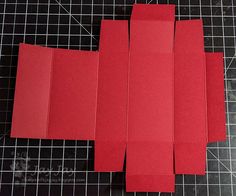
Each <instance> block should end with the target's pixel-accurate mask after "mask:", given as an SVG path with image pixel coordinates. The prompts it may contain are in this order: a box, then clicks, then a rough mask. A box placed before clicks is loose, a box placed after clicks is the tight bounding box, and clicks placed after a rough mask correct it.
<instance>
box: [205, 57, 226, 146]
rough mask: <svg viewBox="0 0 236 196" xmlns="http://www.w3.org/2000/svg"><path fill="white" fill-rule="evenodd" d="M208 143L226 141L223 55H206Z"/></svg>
mask: <svg viewBox="0 0 236 196" xmlns="http://www.w3.org/2000/svg"><path fill="white" fill-rule="evenodd" d="M206 65H207V69H206V70H207V72H206V73H207V74H206V81H207V115H208V142H216V141H223V140H225V139H226V126H225V124H226V119H225V103H224V100H225V97H224V63H223V53H206Z"/></svg>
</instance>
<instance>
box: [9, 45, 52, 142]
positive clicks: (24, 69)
mask: <svg viewBox="0 0 236 196" xmlns="http://www.w3.org/2000/svg"><path fill="white" fill-rule="evenodd" d="M52 61H53V49H51V48H44V47H40V46H33V45H28V44H20V49H19V58H18V67H17V77H16V87H15V97H14V108H13V110H14V112H13V116H12V128H11V137H18V138H46V137H47V132H48V116H49V100H50V84H51V71H52Z"/></svg>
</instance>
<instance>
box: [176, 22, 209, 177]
mask: <svg viewBox="0 0 236 196" xmlns="http://www.w3.org/2000/svg"><path fill="white" fill-rule="evenodd" d="M205 61H206V60H205V53H204V42H203V25H202V21H201V20H186V21H177V22H176V31H175V73H174V74H175V82H174V91H175V99H174V105H175V108H174V113H175V139H174V140H175V141H174V142H175V149H174V150H175V173H176V174H204V173H205V165H206V164H205V162H206V144H207V99H206V62H205Z"/></svg>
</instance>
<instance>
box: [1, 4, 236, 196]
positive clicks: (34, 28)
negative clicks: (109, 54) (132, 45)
mask: <svg viewBox="0 0 236 196" xmlns="http://www.w3.org/2000/svg"><path fill="white" fill-rule="evenodd" d="M135 2H138V3H149V2H150V1H149V0H148V1H133V0H1V1H0V196H2V195H4V196H5V195H17V196H18V195H26V196H28V195H30V196H34V195H37V196H39V195H44V196H45V195H48V196H54V195H56V196H58V195H80V196H83V195H88V196H96V195H101V196H106V195H108V196H123V195H140V196H141V195H149V196H152V195H177V196H192V195H193V196H204V195H213V196H233V195H236V173H235V172H236V59H235V57H236V52H235V51H236V49H235V47H236V32H235V31H236V18H235V15H236V1H235V0H223V1H221V0H169V1H166V0H159V1H157V0H153V1H151V3H175V4H176V12H177V13H176V18H177V19H194V18H203V21H204V34H205V37H204V41H205V48H206V50H207V51H223V52H224V54H225V58H224V62H225V95H226V96H225V105H226V109H227V113H226V116H227V141H226V142H220V143H212V144H210V145H209V146H208V150H207V160H208V161H207V174H206V176H195V175H191V176H190V175H178V176H176V193H175V194H171V193H169V194H167V193H165V194H164V193H160V194H159V193H137V194H136V193H129V194H127V193H125V179H124V177H125V174H124V173H96V172H93V163H94V160H93V153H94V152H93V151H94V149H93V146H94V143H93V142H92V141H61V140H53V141H51V140H32V139H31V140H28V139H11V138H10V137H9V131H10V126H11V115H12V106H13V99H14V86H15V76H16V70H17V56H18V44H19V43H20V42H26V43H31V44H38V45H43V46H50V47H59V48H70V49H83V50H96V49H97V48H98V44H99V30H100V22H101V19H129V17H130V14H131V9H132V4H133V3H135ZM146 158H148V157H146Z"/></svg>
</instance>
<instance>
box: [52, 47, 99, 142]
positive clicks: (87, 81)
mask: <svg viewBox="0 0 236 196" xmlns="http://www.w3.org/2000/svg"><path fill="white" fill-rule="evenodd" d="M98 57H99V56H98V52H92V51H79V50H66V49H54V56H53V72H52V85H51V99H50V115H49V132H48V136H49V138H52V139H72V140H93V139H94V138H95V118H96V115H95V114H96V101H97V100H96V99H97V78H98Z"/></svg>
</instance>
